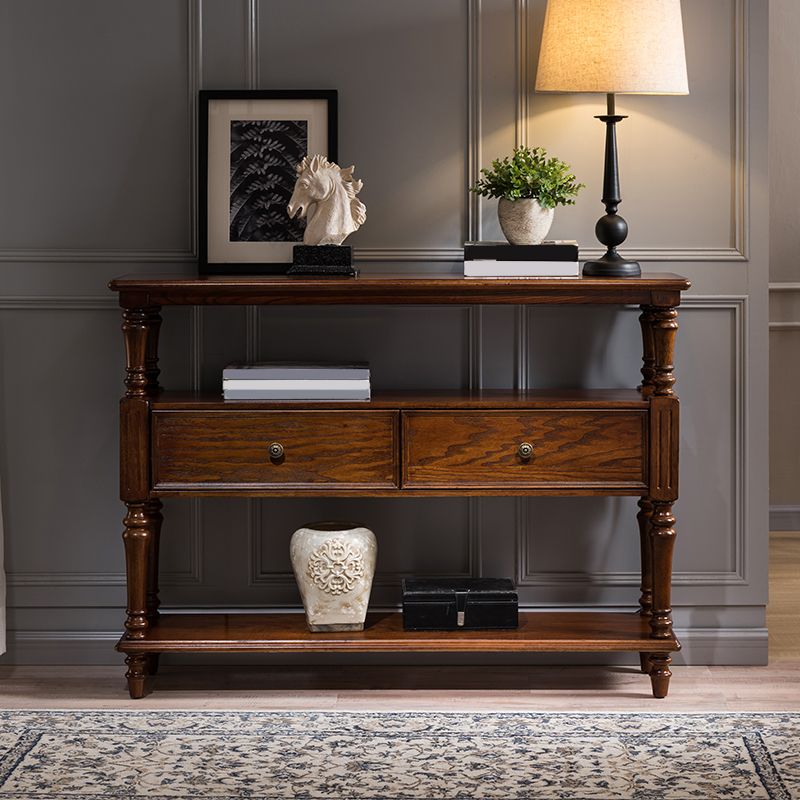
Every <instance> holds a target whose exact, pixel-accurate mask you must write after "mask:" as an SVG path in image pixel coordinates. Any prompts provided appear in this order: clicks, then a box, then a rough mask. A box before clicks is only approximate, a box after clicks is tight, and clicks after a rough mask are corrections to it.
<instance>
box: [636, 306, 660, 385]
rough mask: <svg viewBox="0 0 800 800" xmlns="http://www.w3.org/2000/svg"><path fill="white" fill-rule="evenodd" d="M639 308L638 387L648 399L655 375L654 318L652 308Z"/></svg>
mask: <svg viewBox="0 0 800 800" xmlns="http://www.w3.org/2000/svg"><path fill="white" fill-rule="evenodd" d="M640 308H641V309H642V313H641V315H640V316H639V324H640V325H641V327H642V384H641V386H639V391H640V392H641V393H642V394H643V395H644V396H645V397H649V396H650V395H651V394H652V393H653V389H654V388H655V385H654V383H653V378H655V374H656V369H655V364H656V346H655V339H654V337H653V322H654V321H655V318H654V317H653V307H652V306H640Z"/></svg>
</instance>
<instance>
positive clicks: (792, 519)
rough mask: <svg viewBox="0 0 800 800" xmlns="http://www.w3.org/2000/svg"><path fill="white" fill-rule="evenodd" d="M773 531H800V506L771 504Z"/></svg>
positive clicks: (770, 517) (770, 513) (771, 526)
mask: <svg viewBox="0 0 800 800" xmlns="http://www.w3.org/2000/svg"><path fill="white" fill-rule="evenodd" d="M769 529H770V530H771V531H800V506H770V507H769Z"/></svg>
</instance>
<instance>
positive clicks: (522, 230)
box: [497, 197, 556, 244]
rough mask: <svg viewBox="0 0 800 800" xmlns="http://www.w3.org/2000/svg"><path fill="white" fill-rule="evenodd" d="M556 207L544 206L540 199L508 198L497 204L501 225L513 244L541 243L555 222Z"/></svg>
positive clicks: (501, 199) (503, 198) (502, 198)
mask: <svg viewBox="0 0 800 800" xmlns="http://www.w3.org/2000/svg"><path fill="white" fill-rule="evenodd" d="M555 212H556V210H555V209H554V208H542V207H541V206H540V205H539V201H538V200H534V199H530V198H527V199H524V200H507V199H506V198H505V197H501V198H500V201H499V203H498V204H497V218H498V219H499V220H500V227H501V228H502V229H503V233H504V235H505V237H506V239H508V241H509V242H511V244H541V242H542V241H543V240H544V238H545V236H547V234H548V232H549V231H550V226H551V225H552V224H553V216H554V215H555Z"/></svg>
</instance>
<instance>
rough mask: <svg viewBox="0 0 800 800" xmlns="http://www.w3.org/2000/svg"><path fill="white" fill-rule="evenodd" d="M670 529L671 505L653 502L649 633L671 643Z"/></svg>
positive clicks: (672, 519)
mask: <svg viewBox="0 0 800 800" xmlns="http://www.w3.org/2000/svg"><path fill="white" fill-rule="evenodd" d="M674 525H675V517H673V516H672V503H668V502H662V501H659V500H656V501H654V502H653V516H652V517H651V527H650V543H651V547H652V549H653V609H652V613H651V616H650V630H651V634H652V636H653V638H654V639H671V638H672V636H673V634H672V606H671V602H672V551H673V548H674V546H675V528H674V527H673V526H674ZM654 658H655V657H654Z"/></svg>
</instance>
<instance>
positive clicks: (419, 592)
mask: <svg viewBox="0 0 800 800" xmlns="http://www.w3.org/2000/svg"><path fill="white" fill-rule="evenodd" d="M402 586H403V599H404V600H416V601H420V602H425V601H429V602H436V601H441V600H450V599H452V596H453V594H466V593H469V594H470V595H471V596H474V599H478V600H513V601H514V602H516V600H517V590H516V587H515V586H514V581H512V580H511V579H510V578H404V579H403V582H402Z"/></svg>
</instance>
